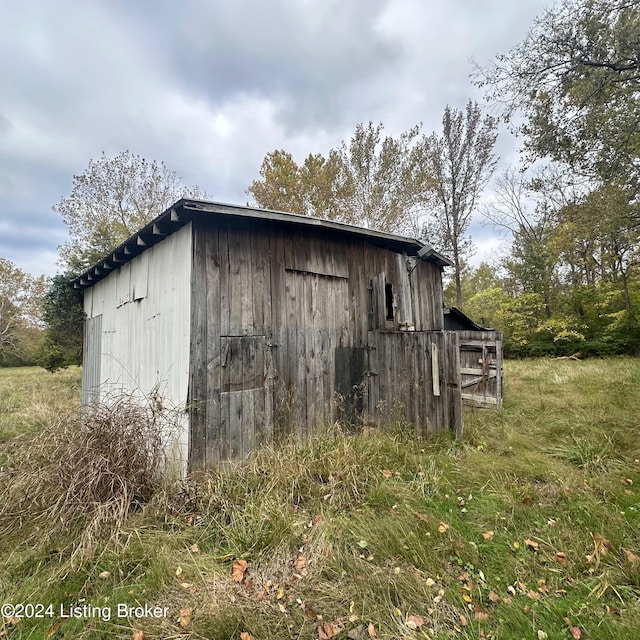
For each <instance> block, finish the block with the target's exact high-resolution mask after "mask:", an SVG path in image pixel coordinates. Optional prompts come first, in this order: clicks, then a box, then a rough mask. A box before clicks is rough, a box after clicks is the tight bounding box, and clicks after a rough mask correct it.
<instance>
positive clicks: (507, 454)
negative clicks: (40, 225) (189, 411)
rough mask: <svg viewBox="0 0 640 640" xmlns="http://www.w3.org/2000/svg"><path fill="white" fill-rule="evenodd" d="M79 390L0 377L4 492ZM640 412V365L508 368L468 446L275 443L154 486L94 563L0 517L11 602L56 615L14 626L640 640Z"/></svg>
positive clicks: (550, 363)
mask: <svg viewBox="0 0 640 640" xmlns="http://www.w3.org/2000/svg"><path fill="white" fill-rule="evenodd" d="M78 387H79V371H78V370H71V371H66V372H60V373H57V374H54V375H51V374H48V373H45V372H44V371H41V370H37V369H8V370H7V369H5V370H2V369H0V447H2V448H1V449H0V466H3V465H4V467H3V471H2V472H0V490H2V487H3V486H6V484H7V482H8V480H7V478H8V477H9V476H10V474H11V473H14V471H15V470H12V465H13V464H14V462H13V459H12V451H14V450H15V448H16V447H17V446H22V447H23V448H24V442H28V438H30V437H32V436H33V435H34V434H36V433H37V432H38V431H39V430H40V429H42V428H43V426H45V425H47V424H48V423H50V422H51V421H53V420H60V416H64V414H65V412H67V411H69V408H70V407H72V406H74V405H75V404H76V403H77V401H78V395H79V390H78ZM639 422H640V360H637V359H625V358H620V359H608V360H588V361H581V362H576V361H571V360H533V361H523V362H507V363H506V370H505V402H504V409H503V410H502V411H500V412H481V411H475V412H471V413H466V415H465V436H464V438H463V439H462V440H459V441H453V440H451V439H450V438H446V437H439V438H436V439H433V440H429V441H416V440H415V439H413V438H411V437H410V436H409V434H408V432H407V430H406V429H405V428H403V426H402V425H389V427H388V429H385V430H384V431H383V432H381V433H377V434H373V435H371V434H369V435H368V436H364V435H358V436H353V435H348V434H344V433H342V432H341V431H340V430H339V429H334V430H332V431H331V432H330V433H328V434H326V435H325V436H323V437H322V438H318V439H316V440H313V441H312V442H309V443H307V444H306V445H305V446H301V447H297V448H296V447H293V446H288V447H284V448H281V449H279V450H265V451H262V452H260V453H259V454H258V455H257V456H256V457H255V458H253V459H252V460H250V461H248V462H247V463H246V464H245V465H244V466H241V467H238V468H237V469H233V470H230V471H228V472H227V473H225V474H224V475H220V474H216V473H211V474H208V475H206V476H202V477H200V478H198V479H197V480H194V481H192V482H190V483H188V484H187V483H185V484H182V485H180V486H167V487H164V488H161V489H158V490H157V492H156V494H155V496H153V498H151V500H150V501H148V502H147V503H146V504H144V505H142V506H140V505H139V506H138V507H137V508H136V509H132V511H131V513H130V514H129V516H128V518H127V520H126V522H125V524H124V526H123V527H122V528H121V530H120V531H119V532H118V534H117V535H116V536H115V538H112V539H111V540H110V541H108V542H104V543H101V544H98V545H97V546H96V547H95V548H94V549H93V551H92V552H91V553H90V554H88V555H87V556H85V557H79V556H77V555H76V556H73V555H72V552H73V548H74V539H75V538H74V536H75V535H80V533H81V532H80V531H77V532H75V533H74V534H69V535H64V536H63V535H60V536H58V537H57V538H56V537H55V536H54V537H53V538H51V537H48V536H47V535H46V531H45V530H44V528H43V530H42V532H41V533H42V535H39V534H40V531H39V530H38V531H35V535H34V530H33V526H34V525H33V523H31V522H30V521H29V518H28V514H25V517H24V518H23V520H22V521H21V522H20V523H19V525H20V527H21V529H18V531H17V532H16V530H15V528H14V529H7V528H6V523H4V522H3V521H1V520H0V601H1V602H7V603H10V604H16V603H30V604H34V605H35V604H42V605H45V606H48V605H52V608H51V609H49V610H48V611H45V612H44V613H43V617H41V618H28V617H23V618H22V619H18V618H17V617H16V616H12V615H5V616H4V618H0V638H2V639H4V638H20V639H23V638H38V639H39V638H53V639H58V638H136V639H137V640H141V639H142V638H194V639H196V638H197V639H200V638H212V639H225V640H227V639H230V638H233V639H236V638H238V639H242V640H250V639H251V638H254V639H255V640H261V639H271V638H273V639H279V638H309V639H312V638H313V639H317V640H323V639H328V638H337V639H338V640H341V639H345V638H350V639H354V638H370V637H376V638H385V639H392V638H394V639H395V638H452V637H453V638H460V639H462V638H464V639H468V640H471V639H477V638H487V639H488V638H494V639H498V638H500V639H510V638H513V639H527V638H531V639H533V640H545V639H548V640H555V639H569V640H570V639H571V638H583V639H593V640H595V639H598V640H602V639H611V640H614V639H615V640H620V639H625V638H628V639H629V640H631V639H633V640H635V639H637V638H638V637H640V631H639V629H640V597H639V596H640V515H639V510H640V498H639V492H638V489H639V487H640V429H639V427H640V424H639ZM16 443H18V444H16ZM20 443H22V444H20ZM0 499H1V498H0ZM13 524H14V525H15V519H14V522H13ZM3 526H5V529H6V532H5V533H4V534H3V531H2V527H3ZM38 526H42V525H40V524H39V525H38ZM34 540H35V542H34ZM118 604H121V605H123V607H124V606H125V605H126V606H128V607H135V606H144V605H145V604H146V605H147V606H149V607H159V610H158V611H161V612H162V615H160V616H159V617H157V618H153V617H138V616H137V615H136V614H137V613H143V612H142V611H139V612H136V611H129V610H127V611H126V612H125V611H124V609H123V608H121V612H122V613H123V617H118V616H117V613H118V609H117V606H118ZM73 606H75V607H77V609H76V610H74V609H72V608H71V607H73ZM82 607H94V609H93V611H91V612H89V615H86V610H85V611H84V612H82V611H80V609H81V608H82ZM98 608H99V609H98ZM74 611H75V613H76V614H77V616H74V615H73V613H74ZM165 611H166V616H165V615H164V613H165ZM5 613H6V612H5ZM125 613H126V614H131V615H124V614H125ZM109 614H110V615H109ZM69 615H71V617H68V616H69ZM107 617H110V619H109V620H107V619H106V618H107Z"/></svg>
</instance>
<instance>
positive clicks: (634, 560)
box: [623, 549, 640, 564]
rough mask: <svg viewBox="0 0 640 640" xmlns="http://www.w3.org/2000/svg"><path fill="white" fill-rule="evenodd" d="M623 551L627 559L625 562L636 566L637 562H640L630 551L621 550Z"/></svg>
mask: <svg viewBox="0 0 640 640" xmlns="http://www.w3.org/2000/svg"><path fill="white" fill-rule="evenodd" d="M623 551H624V555H625V556H626V557H627V560H628V561H629V562H630V563H631V564H637V563H638V561H640V558H638V556H637V555H636V554H635V553H633V552H632V551H629V549H623Z"/></svg>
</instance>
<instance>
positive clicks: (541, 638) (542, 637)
mask: <svg viewBox="0 0 640 640" xmlns="http://www.w3.org/2000/svg"><path fill="white" fill-rule="evenodd" d="M548 637H549V634H548V633H547V632H546V631H543V630H542V629H538V640H547V638H548Z"/></svg>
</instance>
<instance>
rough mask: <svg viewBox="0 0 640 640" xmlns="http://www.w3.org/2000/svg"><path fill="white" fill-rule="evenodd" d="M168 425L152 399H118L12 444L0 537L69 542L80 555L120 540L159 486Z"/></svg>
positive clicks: (1, 494) (0, 484)
mask: <svg viewBox="0 0 640 640" xmlns="http://www.w3.org/2000/svg"><path fill="white" fill-rule="evenodd" d="M166 424H167V420H166V417H165V416H164V415H163V413H162V411H161V410H159V408H158V404H157V403H155V402H154V401H153V399H152V400H150V401H148V402H147V403H145V404H144V405H143V404H140V403H139V402H136V401H134V400H133V399H132V398H130V397H122V398H120V399H118V400H115V401H113V402H111V403H110V404H109V405H104V406H97V407H94V408H92V409H91V410H88V409H86V410H83V411H82V412H81V411H79V410H76V411H75V412H74V413H71V414H69V415H67V416H64V417H61V418H59V419H58V420H57V421H55V422H53V423H52V424H50V425H49V426H47V427H46V428H45V429H44V431H42V432H41V433H40V434H38V435H37V436H36V437H35V438H21V439H17V440H16V441H14V443H13V446H12V451H11V452H10V462H9V466H8V467H7V468H5V469H4V470H2V471H0V535H1V536H8V535H10V534H18V535H20V537H21V539H25V540H28V539H29V538H30V537H37V538H38V540H39V541H40V542H42V540H43V538H44V539H51V540H54V539H55V540H57V541H60V540H62V539H63V538H65V537H66V539H69V540H74V543H73V554H74V555H80V556H82V555H85V554H86V553H88V552H90V551H91V550H92V549H93V548H94V547H95V544H96V543H97V542H98V541H108V540H112V539H114V538H115V537H117V534H118V532H119V531H120V529H121V527H122V525H123V523H124V521H125V518H126V517H127V514H128V513H129V511H130V510H131V509H135V508H138V507H139V506H141V505H143V504H145V503H146V502H147V501H148V500H149V499H150V498H151V497H152V495H153V494H154V492H155V491H156V489H157V487H158V485H157V479H158V470H159V467H160V464H161V462H162V459H163V435H164V433H163V432H164V431H165V429H166Z"/></svg>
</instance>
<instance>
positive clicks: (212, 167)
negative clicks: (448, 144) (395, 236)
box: [0, 0, 550, 275]
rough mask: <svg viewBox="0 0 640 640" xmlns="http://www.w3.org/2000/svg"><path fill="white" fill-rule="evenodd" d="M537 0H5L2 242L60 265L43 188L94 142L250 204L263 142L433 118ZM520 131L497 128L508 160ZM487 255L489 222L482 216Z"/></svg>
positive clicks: (299, 144) (33, 269) (60, 235)
mask: <svg viewBox="0 0 640 640" xmlns="http://www.w3.org/2000/svg"><path fill="white" fill-rule="evenodd" d="M549 4H550V2H549V1H546V0H525V1H524V2H513V1H512V0H439V1H438V0H269V1H268V2H267V1H266V0H265V1H262V2H261V1H260V0H208V1H207V0H183V1H182V2H178V1H177V0H136V2H131V1H129V0H103V1H100V0H86V1H83V2H78V1H77V0H57V1H56V2H50V0H29V1H28V2H17V3H16V2H10V0H0V12H1V13H0V15H2V21H1V24H0V87H1V89H0V91H1V94H0V95H1V96H2V99H1V100H0V257H2V258H8V259H9V260H12V261H13V262H14V263H16V265H17V266H19V267H20V268H22V269H24V270H25V271H28V272H29V273H32V274H34V275H38V274H41V273H44V274H46V275H53V274H55V273H56V271H57V265H56V262H57V259H58V258H57V247H58V245H60V244H62V243H63V242H64V241H65V239H66V229H65V226H64V224H63V223H62V220H61V219H60V217H59V216H58V214H56V213H54V212H53V211H52V210H51V207H52V205H54V204H55V203H56V202H58V201H59V200H60V198H61V197H64V196H67V195H68V194H69V193H70V190H71V184H72V178H73V175H74V174H78V173H81V172H82V171H83V170H84V169H85V168H86V166H87V164H88V162H89V160H90V159H91V158H97V157H99V156H100V154H101V153H102V152H105V153H106V154H107V155H116V154H117V153H118V152H120V151H123V150H125V149H128V150H129V151H131V152H132V153H135V154H139V155H141V156H143V157H145V158H147V159H149V160H159V161H160V160H162V161H164V162H165V163H166V165H167V166H168V167H169V168H170V169H173V170H174V171H176V172H177V173H178V174H179V175H180V176H181V177H182V178H183V180H184V181H185V183H187V184H197V185H199V186H200V187H202V188H203V189H204V190H206V191H207V192H208V193H210V194H212V195H213V196H214V198H215V199H216V200H218V201H222V202H231V203H237V204H244V203H246V202H247V200H248V196H247V195H246V193H245V190H246V188H247V186H248V185H249V184H250V183H251V181H252V180H253V179H255V178H256V177H257V175H258V171H259V167H260V163H261V161H262V159H263V157H264V156H265V154H266V153H267V152H269V151H271V150H273V149H276V148H284V149H286V150H288V151H290V152H291V153H293V154H294V157H296V158H298V159H302V158H304V156H306V155H307V154H308V153H310V152H314V153H315V152H321V153H326V151H328V149H330V148H331V147H334V146H337V145H338V144H339V143H340V141H341V140H343V139H348V138H349V137H350V136H351V134H352V132H353V130H354V128H355V126H356V124H357V123H359V122H368V121H369V120H372V121H374V122H383V123H384V125H385V130H386V131H387V132H388V133H391V134H393V135H397V134H398V133H400V132H401V131H404V130H406V129H408V128H409V127H411V126H413V125H415V124H417V123H418V122H422V123H423V124H424V130H425V131H433V130H437V131H439V130H440V126H441V117H442V112H443V110H444V107H445V105H447V104H450V105H451V106H453V107H458V108H461V107H463V106H464V104H465V103H466V101H467V100H468V99H469V98H470V97H472V98H474V99H481V94H480V93H479V91H478V90H477V89H475V88H474V87H472V86H471V84H470V82H469V73H470V71H471V63H470V59H471V58H474V59H475V60H477V61H478V62H480V63H485V62H488V61H489V60H490V59H491V58H492V57H493V56H494V55H495V54H497V53H505V52H507V51H508V50H509V49H510V48H511V47H512V46H513V45H515V44H516V43H517V42H519V41H520V40H522V38H523V37H524V35H525V34H526V32H527V30H528V28H529V26H530V25H531V23H532V21H533V19H534V17H535V16H536V15H539V14H540V13H541V12H542V11H543V9H544V8H546V7H547V6H549ZM515 149H516V142H515V141H513V140H512V139H511V138H509V136H508V135H507V134H506V133H503V134H502V136H501V139H500V140H499V145H498V152H499V154H500V156H501V157H502V159H503V163H506V162H509V161H511V162H513V161H514V160H515ZM473 236H474V239H475V240H476V241H478V243H479V244H480V246H481V252H480V255H484V254H485V253H486V252H487V251H488V250H489V248H490V247H491V246H492V244H494V243H493V242H492V238H491V230H490V229H488V228H485V227H482V226H480V225H477V224H476V225H474V227H473Z"/></svg>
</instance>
